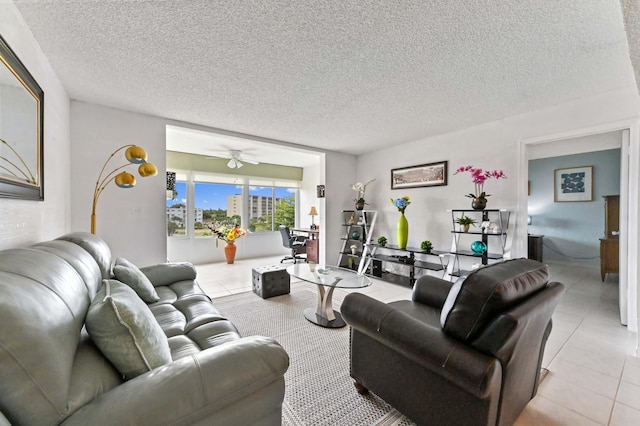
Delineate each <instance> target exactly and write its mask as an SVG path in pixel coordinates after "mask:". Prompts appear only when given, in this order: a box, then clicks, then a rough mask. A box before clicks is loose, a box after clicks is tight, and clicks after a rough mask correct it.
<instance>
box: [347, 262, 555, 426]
mask: <svg viewBox="0 0 640 426" xmlns="http://www.w3.org/2000/svg"><path fill="white" fill-rule="evenodd" d="M563 292H564V286H563V285H562V284H560V283H556V282H551V283H549V281H548V270H547V266H546V265H543V264H541V263H539V262H536V261H533V260H528V259H515V260H509V261H506V262H502V263H497V264H494V265H490V266H487V267H483V268H480V269H478V270H476V271H474V272H473V273H471V274H470V275H469V276H468V277H467V278H466V280H464V282H462V280H460V281H458V282H457V283H456V284H454V285H452V284H451V283H450V282H449V281H444V280H441V279H438V278H435V277H431V276H423V277H421V278H420V279H418V281H417V282H416V283H415V286H414V289H413V295H412V300H405V301H398V302H392V303H388V304H385V303H382V302H379V301H376V300H374V299H371V298H369V297H367V296H365V295H363V294H359V293H351V294H349V295H347V296H346V297H345V299H344V301H343V303H342V305H341V309H340V310H341V312H342V316H343V318H344V320H345V321H346V322H347V323H348V324H349V325H350V326H351V348H350V350H351V355H350V356H351V366H350V367H351V376H352V377H353V378H354V379H355V381H356V388H357V389H358V391H359V392H360V393H366V392H367V391H368V390H371V391H372V392H373V393H375V394H376V395H378V396H380V397H381V398H383V399H384V400H385V401H387V402H388V403H389V404H391V405H392V406H393V407H395V408H396V409H398V411H400V412H402V413H403V414H405V415H406V416H408V417H409V418H411V419H412V420H413V421H414V422H416V423H417V424H419V425H505V426H506V425H511V424H513V423H514V422H515V420H516V419H517V418H518V415H519V414H520V413H521V411H522V410H523V409H524V407H525V406H526V405H527V403H528V402H529V401H530V400H531V399H532V398H533V397H534V396H535V394H536V391H537V388H538V382H539V375H540V368H541V363H542V356H543V353H544V348H545V343H546V341H547V338H548V336H549V333H550V332H551V315H552V314H553V311H554V309H555V307H556V305H557V304H558V302H559V300H560V297H561V296H562V294H563Z"/></svg>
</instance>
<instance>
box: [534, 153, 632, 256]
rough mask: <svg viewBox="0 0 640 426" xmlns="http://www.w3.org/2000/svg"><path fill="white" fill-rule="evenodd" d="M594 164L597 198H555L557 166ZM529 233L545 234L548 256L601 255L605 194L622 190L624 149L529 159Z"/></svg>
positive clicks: (594, 188) (559, 167) (615, 193)
mask: <svg viewBox="0 0 640 426" xmlns="http://www.w3.org/2000/svg"><path fill="white" fill-rule="evenodd" d="M581 166H593V201H585V202H560V203H557V202H554V179H553V178H554V172H555V170H556V169H564V168H570V167H581ZM529 184H530V195H529V202H528V205H529V206H528V212H529V216H531V220H532V223H531V225H529V233H530V234H537V235H544V249H543V253H544V255H543V256H544V260H545V261H546V260H567V259H579V260H593V261H597V260H598V259H599V258H600V241H599V239H600V238H602V237H603V236H604V200H603V198H602V196H604V195H618V194H620V149H610V150H606V151H596V152H589V153H584V154H575V155H567V156H562V157H553V158H543V159H539V160H530V161H529Z"/></svg>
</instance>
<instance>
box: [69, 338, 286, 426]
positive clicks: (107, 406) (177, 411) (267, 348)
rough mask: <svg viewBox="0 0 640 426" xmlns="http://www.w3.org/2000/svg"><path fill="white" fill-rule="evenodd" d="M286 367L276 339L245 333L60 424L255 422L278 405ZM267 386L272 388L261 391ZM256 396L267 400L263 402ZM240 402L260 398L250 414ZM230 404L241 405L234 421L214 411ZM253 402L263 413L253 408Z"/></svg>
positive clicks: (131, 384) (115, 393)
mask: <svg viewBox="0 0 640 426" xmlns="http://www.w3.org/2000/svg"><path fill="white" fill-rule="evenodd" d="M288 367H289V356H288V355H287V353H286V352H285V350H284V349H283V348H282V347H281V346H280V345H279V344H278V343H277V342H276V341H275V340H273V339H271V338H267V337H261V336H252V337H246V338H243V339H240V340H236V341H232V342H229V343H226V344H224V345H220V346H216V347H213V348H209V349H206V350H203V351H201V352H199V353H197V354H195V355H193V356H190V357H185V358H181V359H179V360H176V361H174V362H172V363H170V364H167V365H165V366H163V367H159V368H156V369H155V370H152V371H150V372H148V373H145V374H143V375H140V376H138V377H136V378H134V379H132V380H129V381H127V382H125V383H123V384H122V385H120V386H117V387H116V388H114V389H112V390H110V391H109V392H106V393H104V394H102V395H101V396H100V397H98V398H96V399H95V400H93V401H92V402H90V403H89V404H87V405H85V406H84V407H82V408H80V409H79V410H78V411H76V412H75V413H74V414H73V415H72V416H70V417H69V418H68V419H67V420H66V421H65V422H64V423H63V424H64V425H88V424H97V423H100V424H102V425H140V424H153V425H165V424H172V425H173V424H193V423H198V424H209V425H218V424H224V422H227V424H231V423H233V424H244V423H245V422H247V423H253V422H254V421H249V420H251V419H253V418H255V417H256V416H258V419H259V416H261V415H265V414H266V413H268V412H271V411H273V410H274V407H276V408H277V407H281V404H282V400H283V398H284V377H283V376H284V373H285V372H286V371H287V368H288ZM274 384H275V385H276V386H275V387H274V386H273V385H274ZM270 385H271V389H273V390H272V391H269V390H268V389H266V390H265V388H269V387H270ZM260 398H262V399H266V400H268V401H266V402H264V403H261V402H260V401H259V399H260ZM243 400H250V401H252V402H256V400H258V402H257V403H256V404H254V406H253V408H254V410H253V411H254V412H251V411H252V410H245V409H242V405H243ZM234 404H235V405H236V406H237V405H240V406H239V407H236V408H238V409H237V410H233V413H234V414H233V416H237V417H234V419H232V420H230V418H229V412H228V411H227V412H226V416H219V417H216V416H215V415H214V413H218V412H221V411H224V410H225V409H227V408H229V407H231V408H233V407H232V406H233V405H234ZM256 405H257V406H258V407H260V408H261V409H262V410H263V412H256V411H257V410H255V406H256ZM279 409H281V408H279ZM202 419H206V420H207V421H206V422H203V421H202ZM230 421H231V423H229V422H230ZM255 421H256V422H257V420H255Z"/></svg>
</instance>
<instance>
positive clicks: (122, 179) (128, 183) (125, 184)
mask: <svg viewBox="0 0 640 426" xmlns="http://www.w3.org/2000/svg"><path fill="white" fill-rule="evenodd" d="M115 182H116V185H118V186H119V187H120V188H133V187H134V186H136V177H135V176H134V175H132V174H131V173H127V172H122V173H120V174H118V175H116V178H115Z"/></svg>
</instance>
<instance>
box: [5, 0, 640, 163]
mask: <svg viewBox="0 0 640 426" xmlns="http://www.w3.org/2000/svg"><path fill="white" fill-rule="evenodd" d="M623 1H625V0H623ZM15 3H16V5H17V7H18V9H19V11H20V12H21V13H22V15H23V16H24V19H25V21H26V23H27V25H28V26H29V27H30V28H31V30H32V32H33V34H34V36H35V37H36V39H37V40H38V42H39V43H40V45H41V47H42V49H43V51H44V53H45V54H46V56H47V57H48V58H49V60H50V62H51V64H52V66H53V68H54V69H55V71H56V72H57V74H58V75H59V77H60V79H61V80H62V83H63V84H64V86H65V87H66V89H67V90H68V92H69V94H70V96H71V98H73V99H76V100H81V101H86V102H91V103H96V104H102V105H107V106H111V107H115V108H121V109H125V110H130V111H136V112H142V113H147V114H152V115H156V116H161V117H167V118H171V119H175V120H181V121H185V122H189V123H195V124H200V125H205V126H210V127H214V128H219V129H226V130H230V131H236V132H241V133H246V134H251V135H257V136H261V137H265V138H272V139H276V140H281V141H286V142H292V143H296V144H301V145H306V146H311V147H321V148H324V149H331V150H335V151H339V152H345V153H352V154H360V153H363V152H368V151H371V150H375V149H380V148H383V147H386V146H391V145H394V144H397V143H402V142H407V141H412V140H416V139H419V138H423V137H426V136H430V135H436V134H442V133H446V132H450V131H454V130H457V129H461V128H465V127H469V126H473V125H477V124H480V123H484V122H487V121H492V120H497V119H501V118H505V117H509V116H513V115H517V114H520V113H525V112H528V111H532V110H536V109H540V108H544V107H548V106H552V105H557V104H561V103H564V102H568V101H572V100H576V99H580V98H584V97H588V96H592V95H594V94H599V93H603V92H607V91H610V90H615V89H619V88H623V87H629V86H633V85H634V84H635V82H634V74H633V69H632V66H631V61H630V57H629V47H628V45H627V38H626V33H625V28H624V22H623V16H622V12H621V4H620V2H619V1H618V0H574V1H559V0H511V1H468V0H447V1H439V0H431V1H427V0H422V1H391V0H388V1H371V0H369V1H347V0H336V1H327V0H325V1H322V0H320V1H314V2H302V1H301V2H292V1H288V0H287V1H266V0H265V1H257V0H254V1H234V2H227V1H225V2H212V1H207V0H192V1H185V0H173V1H144V0H139V1H124V0H122V1H118V0H109V1H100V0H96V1H81V0H79V1H33V0H15Z"/></svg>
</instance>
